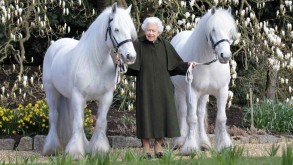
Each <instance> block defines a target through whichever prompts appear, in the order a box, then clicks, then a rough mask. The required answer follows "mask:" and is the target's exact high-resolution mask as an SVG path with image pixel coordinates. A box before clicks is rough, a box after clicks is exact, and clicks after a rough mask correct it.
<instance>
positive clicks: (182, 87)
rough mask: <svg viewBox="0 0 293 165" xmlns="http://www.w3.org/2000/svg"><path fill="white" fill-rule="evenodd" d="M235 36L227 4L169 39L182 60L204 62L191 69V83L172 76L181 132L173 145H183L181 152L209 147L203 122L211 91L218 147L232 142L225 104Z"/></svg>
mask: <svg viewBox="0 0 293 165" xmlns="http://www.w3.org/2000/svg"><path fill="white" fill-rule="evenodd" d="M237 36H238V33H237V27H236V23H235V20H234V19H233V17H232V15H231V10H230V8H229V9H228V10H225V9H222V8H219V9H216V8H212V9H210V10H209V11H208V12H207V13H206V14H205V15H204V16H203V17H202V18H201V20H200V21H199V23H198V25H197V26H196V28H195V30H194V31H183V32H181V33H179V34H177V35H176V36H175V37H174V38H173V39H172V41H171V44H172V45H173V46H174V47H175V49H176V51H177V52H178V53H179V54H180V55H181V57H182V59H183V60H184V61H196V62H198V63H202V64H205V65H197V66H196V67H195V69H193V70H192V76H193V77H194V79H193V81H192V82H191V87H189V86H188V83H186V82H185V79H184V77H182V76H175V77H173V78H172V81H173V83H174V86H175V100H176V106H177V110H178V118H179V125H180V133H181V136H180V137H178V138H176V139H175V141H174V143H175V146H176V147H182V148H181V153H182V154H190V153H191V152H194V151H198V150H199V149H200V147H201V146H204V147H206V146H205V145H207V147H211V144H210V141H209V138H208V136H207V133H206V130H205V126H204V123H205V116H206V104H207V101H208V98H209V95H210V94H211V95H214V96H215V97H216V99H217V118H216V128H215V134H216V143H217V149H218V150H221V149H223V148H226V147H230V146H232V142H231V139H230V137H229V135H228V133H227V130H226V120H227V117H226V112H225V106H226V103H227V98H228V85H229V82H230V67H229V62H228V61H229V60H230V58H231V56H232V53H231V50H230V44H231V43H232V41H233V40H234V39H236V38H237ZM190 99H191V100H190Z"/></svg>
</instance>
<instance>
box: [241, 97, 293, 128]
mask: <svg viewBox="0 0 293 165" xmlns="http://www.w3.org/2000/svg"><path fill="white" fill-rule="evenodd" d="M253 109H254V111H253V122H254V126H255V127H256V128H259V129H265V130H271V131H277V132H288V133H290V132H293V106H292V105H290V104H288V103H285V102H272V101H262V102H259V103H256V104H254V105H253ZM250 119H251V111H250V108H247V109H245V116H244V121H245V122H246V124H251V120H250Z"/></svg>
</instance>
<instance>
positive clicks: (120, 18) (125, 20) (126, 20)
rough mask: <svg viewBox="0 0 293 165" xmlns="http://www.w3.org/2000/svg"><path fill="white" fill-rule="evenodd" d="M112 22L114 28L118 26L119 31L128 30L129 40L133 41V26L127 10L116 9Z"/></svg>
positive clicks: (134, 32)
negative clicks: (129, 33)
mask: <svg viewBox="0 0 293 165" xmlns="http://www.w3.org/2000/svg"><path fill="white" fill-rule="evenodd" d="M113 20H114V24H115V26H118V27H119V29H120V30H123V31H124V32H127V31H129V30H130V32H131V38H132V39H133V40H134V39H136V38H137V33H136V29H135V26H134V24H133V21H132V18H131V16H130V13H129V11H128V10H127V9H122V8H117V12H116V14H115V15H114V17H113Z"/></svg>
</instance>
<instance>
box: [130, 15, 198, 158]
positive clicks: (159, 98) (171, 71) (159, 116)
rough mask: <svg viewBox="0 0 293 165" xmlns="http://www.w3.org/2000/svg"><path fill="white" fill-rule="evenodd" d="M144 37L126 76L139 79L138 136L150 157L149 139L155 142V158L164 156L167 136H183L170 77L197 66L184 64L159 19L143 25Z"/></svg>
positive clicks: (137, 82)
mask: <svg viewBox="0 0 293 165" xmlns="http://www.w3.org/2000/svg"><path fill="white" fill-rule="evenodd" d="M141 27H142V29H143V31H144V32H145V35H143V36H141V37H139V38H138V40H136V41H135V42H134V45H135V50H136V52H137V59H136V62H135V63H134V64H132V65H129V68H128V71H127V73H126V74H127V75H132V76H136V124H137V132H136V133H137V137H138V138H141V139H142V144H143V148H144V152H146V154H147V158H148V159H150V158H152V154H151V149H150V142H149V139H155V146H154V151H155V156H156V157H157V158H160V157H162V156H163V149H162V143H163V139H164V137H168V138H172V137H178V136H180V131H179V125H178V120H177V113H176V107H175V100H174V89H173V84H172V82H171V79H170V76H174V75H185V74H186V71H187V69H188V67H189V64H192V67H194V66H195V63H188V62H184V61H183V60H182V59H181V58H180V57H179V55H178V54H177V52H176V51H175V49H174V48H173V46H172V45H171V44H170V43H169V42H168V41H167V40H165V39H164V38H163V37H161V36H160V34H161V33H162V32H163V25H162V22H161V20H160V19H158V18H157V17H148V18H146V19H145V20H144V22H143V24H142V26H141Z"/></svg>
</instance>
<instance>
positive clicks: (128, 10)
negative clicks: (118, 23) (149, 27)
mask: <svg viewBox="0 0 293 165" xmlns="http://www.w3.org/2000/svg"><path fill="white" fill-rule="evenodd" d="M131 7H132V4H131V5H129V7H128V8H127V9H126V11H127V12H128V13H129V14H130V13H131Z"/></svg>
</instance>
